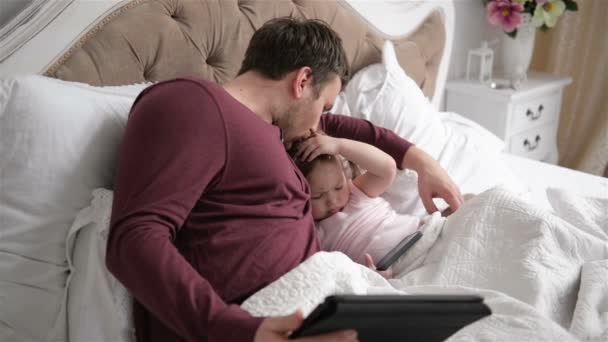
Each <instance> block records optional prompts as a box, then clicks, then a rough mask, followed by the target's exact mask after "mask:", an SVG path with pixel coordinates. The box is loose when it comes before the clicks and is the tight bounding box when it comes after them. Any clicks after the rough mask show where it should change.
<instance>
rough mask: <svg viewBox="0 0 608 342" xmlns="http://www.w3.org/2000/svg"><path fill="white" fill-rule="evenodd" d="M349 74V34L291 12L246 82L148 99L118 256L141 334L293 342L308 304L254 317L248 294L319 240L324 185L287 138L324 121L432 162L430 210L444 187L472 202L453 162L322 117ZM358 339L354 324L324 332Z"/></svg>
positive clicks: (143, 103) (182, 87)
mask: <svg viewBox="0 0 608 342" xmlns="http://www.w3.org/2000/svg"><path fill="white" fill-rule="evenodd" d="M347 77H348V71H347V62H346V57H345V54H344V50H343V48H342V45H341V41H340V38H339V37H338V36H337V35H336V34H335V32H333V31H332V30H331V29H330V28H329V27H328V26H326V25H325V24H324V23H322V22H320V21H314V20H307V21H298V20H294V19H290V18H282V19H277V20H274V21H271V22H268V23H266V24H265V25H264V26H263V27H262V28H260V29H259V30H258V31H257V32H256V33H255V34H254V36H253V37H252V40H251V42H250V45H249V47H248V49H247V52H246V55H245V60H244V62H243V65H242V68H241V70H240V72H239V75H238V76H237V77H236V78H235V79H234V80H232V81H230V82H227V83H226V84H224V85H223V86H220V85H217V84H214V83H211V82H207V81H202V80H196V79H179V80H173V81H167V82H161V83H159V84H157V85H155V86H153V87H150V88H148V89H147V90H146V91H144V92H143V93H142V94H141V95H140V96H139V97H138V99H137V100H136V102H135V104H134V106H133V108H132V111H131V115H130V118H129V122H128V125H127V128H126V132H125V137H124V141H123V144H122V147H121V151H120V157H119V161H118V165H117V173H116V179H115V185H114V206H113V209H112V222H111V224H112V227H111V232H110V237H109V241H108V249H107V260H106V261H107V266H108V269H109V270H110V271H111V272H112V273H113V274H114V275H115V276H116V277H117V278H118V279H119V280H120V281H121V282H122V283H123V284H124V285H125V286H126V287H127V288H128V289H129V290H130V292H131V293H132V294H133V296H134V297H135V299H136V301H137V305H136V307H135V325H136V331H137V338H138V340H139V341H164V342H167V341H182V340H188V341H205V340H209V341H251V340H254V339H255V340H257V341H282V340H286V339H287V336H288V333H289V332H290V331H293V330H294V329H296V328H297V327H298V326H299V325H300V324H301V322H302V315H301V313H296V314H293V315H290V316H287V317H275V318H266V319H264V318H254V317H251V316H250V315H249V314H248V313H246V312H244V311H243V310H242V309H241V308H240V307H239V304H240V303H242V302H243V301H244V300H245V299H246V298H247V297H249V296H250V295H252V294H253V293H255V292H256V291H258V290H260V289H261V288H263V287H264V286H266V285H268V284H269V283H271V282H272V281H274V280H276V279H277V278H279V277H280V276H281V275H283V274H285V273H286V272H288V271H289V270H291V269H293V268H294V267H296V266H297V265H298V264H300V263H301V262H302V261H304V260H305V259H306V258H308V257H309V256H311V255H312V254H314V253H315V252H317V251H318V250H319V246H318V241H317V237H316V234H315V228H314V221H313V218H312V215H311V206H310V189H309V187H308V184H307V183H306V180H305V178H304V177H303V176H302V174H301V173H300V172H299V171H297V169H296V168H295V166H294V164H293V162H292V161H291V159H289V156H288V155H287V153H286V152H285V148H284V144H285V145H289V144H290V142H291V141H293V140H295V139H299V138H301V137H303V136H305V135H307V134H309V131H310V130H311V129H315V128H316V127H317V126H320V127H321V128H322V129H323V130H324V131H325V132H327V133H328V134H330V135H335V136H339V137H344V138H351V139H357V140H361V141H365V142H368V143H371V144H374V145H376V146H378V147H379V148H381V149H383V150H384V151H386V152H387V153H389V154H390V155H391V156H392V157H393V158H394V159H395V160H396V161H397V165H399V166H400V167H401V168H403V167H408V168H412V169H414V170H416V171H418V173H419V176H420V191H421V194H422V195H423V196H424V199H425V203H426V204H427V208H429V209H434V208H430V207H428V203H431V204H432V202H430V199H431V198H432V197H433V196H436V195H437V196H441V197H443V198H445V199H446V201H447V202H448V203H449V204H450V205H451V206H453V207H455V208H457V207H458V206H459V205H460V203H461V198H460V193H459V192H458V189H457V187H456V186H455V185H454V184H452V182H451V181H450V179H449V177H448V176H447V175H446V174H445V172H444V171H443V170H442V169H441V168H440V167H439V166H438V164H437V163H436V162H435V161H433V160H432V159H431V158H430V157H429V156H428V155H426V154H425V153H423V152H422V151H420V150H418V149H417V148H416V147H413V146H411V144H410V143H408V142H407V141H405V140H403V139H401V138H399V137H397V136H396V135H395V134H394V133H392V132H390V131H387V130H384V129H380V128H377V127H374V126H373V125H371V124H370V123H368V122H366V121H362V120H357V119H352V118H347V117H342V116H338V115H329V114H327V115H322V113H323V112H326V111H328V110H329V109H331V107H332V105H333V101H334V100H335V98H336V96H337V95H338V92H339V91H340V89H341V87H342V85H343V84H344V83H345V82H346V80H347ZM406 151H407V153H406ZM354 339H356V334H355V333H354V332H349V331H345V332H336V333H333V334H328V335H325V336H319V337H318V338H317V340H319V341H323V340H327V341H329V340H332V341H349V340H354Z"/></svg>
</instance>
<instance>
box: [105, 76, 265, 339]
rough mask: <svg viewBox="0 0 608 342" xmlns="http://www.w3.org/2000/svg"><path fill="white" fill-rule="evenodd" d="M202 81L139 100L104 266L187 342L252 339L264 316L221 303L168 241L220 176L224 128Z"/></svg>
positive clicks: (159, 89)
mask: <svg viewBox="0 0 608 342" xmlns="http://www.w3.org/2000/svg"><path fill="white" fill-rule="evenodd" d="M218 108H219V107H218V105H217V103H215V101H214V99H213V97H212V96H210V94H209V93H208V92H207V90H206V89H204V88H203V87H202V86H201V85H199V84H196V83H194V82H192V81H187V80H181V81H172V82H168V83H161V84H159V85H156V86H153V87H152V88H149V89H148V90H146V92H145V93H144V94H142V95H140V97H139V98H138V100H137V101H136V104H135V105H134V107H133V109H132V111H131V116H130V118H129V121H128V124H127V128H126V132H125V135H124V140H123V142H122V146H121V150H120V157H119V160H118V165H117V171H116V178H115V186H114V204H113V208H112V220H111V230H110V236H109V240H108V246H107V256H106V264H107V267H108V269H109V270H110V271H111V272H112V274H114V275H115V276H116V278H117V279H118V280H120V282H121V283H123V284H124V285H125V287H126V288H127V289H128V290H129V291H130V292H131V293H132V294H133V296H134V297H135V298H136V299H137V300H138V301H139V302H140V303H141V304H142V305H144V306H145V307H146V308H147V309H148V310H149V311H150V312H151V313H152V314H154V315H155V316H156V317H157V318H158V319H159V320H160V321H162V322H163V323H164V324H165V325H166V326H167V327H169V328H171V329H172V330H174V331H175V332H176V333H177V334H179V335H180V336H183V337H184V338H185V339H187V340H189V341H199V340H202V339H204V340H222V341H246V340H247V341H251V340H253V337H254V335H255V332H256V330H257V328H258V326H259V325H260V323H261V321H262V318H254V317H252V316H250V315H249V314H248V313H246V312H245V311H243V310H242V309H241V308H240V307H239V306H237V305H227V304H226V303H224V302H223V301H222V299H221V298H220V297H219V296H218V295H217V293H216V292H215V291H214V289H213V288H212V287H211V285H210V284H209V282H208V281H207V280H206V279H204V278H203V277H201V275H200V274H199V273H198V272H196V270H195V269H194V268H193V267H192V266H191V265H190V263H189V262H188V261H187V260H186V259H185V258H184V257H183V256H182V255H181V254H180V252H179V251H178V250H177V249H176V247H175V245H174V244H173V240H174V238H175V236H176V234H177V232H178V230H179V229H180V227H181V226H182V225H183V223H184V221H185V219H186V218H187V216H188V214H189V212H190V211H191V209H192V208H193V206H194V205H195V203H196V201H197V200H198V199H199V197H200V196H201V195H202V194H203V193H204V192H205V189H207V188H208V187H209V186H210V184H212V183H213V181H214V179H216V178H217V177H221V170H222V167H223V165H224V163H225V160H226V155H225V153H226V134H225V130H224V128H225V127H224V125H223V122H222V118H221V116H220V113H219V109H218Z"/></svg>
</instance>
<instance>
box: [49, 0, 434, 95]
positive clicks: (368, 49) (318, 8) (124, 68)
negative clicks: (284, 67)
mask: <svg viewBox="0 0 608 342" xmlns="http://www.w3.org/2000/svg"><path fill="white" fill-rule="evenodd" d="M279 16H295V17H305V18H317V19H322V20H324V21H326V22H327V23H329V24H330V25H331V26H332V27H333V28H334V30H336V32H338V34H339V35H340V37H342V40H343V44H344V48H345V50H346V53H347V55H348V59H349V65H350V67H351V72H353V73H354V72H356V71H357V70H359V69H361V68H362V67H364V66H366V65H369V64H372V63H375V62H379V61H380V57H381V56H380V48H381V46H382V43H383V40H384V39H390V40H392V41H393V42H394V43H395V46H396V50H397V57H398V59H399V61H400V63H401V65H402V66H403V68H404V69H405V70H406V72H407V73H408V75H410V77H412V78H413V79H414V80H415V81H416V82H417V83H418V84H419V85H420V87H421V88H422V90H423V92H424V93H425V95H427V96H429V97H432V95H433V91H434V89H435V81H436V78H437V73H438V69H439V64H440V62H441V57H442V53H443V49H444V44H445V40H446V38H445V37H446V33H445V29H444V26H443V21H442V17H441V15H440V14H439V13H438V12H435V13H432V14H431V15H429V16H428V18H426V20H425V21H424V22H423V23H422V24H421V25H420V26H419V27H418V28H417V29H416V30H415V31H414V32H412V33H411V34H409V35H408V36H406V37H389V36H386V35H384V34H382V33H381V32H379V31H377V30H376V29H374V28H372V27H370V25H369V24H368V23H367V22H366V21H365V20H364V19H363V18H362V17H361V16H360V15H359V14H358V13H357V12H356V11H355V10H354V9H353V8H351V6H350V5H349V4H348V3H346V2H345V1H343V0H338V1H329V0H328V1H320V0H297V1H296V0H274V1H273V0H257V1H254V0H238V1H237V0H132V1H130V2H128V3H127V4H125V5H124V6H122V7H120V8H118V9H116V10H115V11H113V12H112V13H110V14H109V15H107V16H106V17H105V18H103V19H102V20H101V21H100V22H99V23H98V24H97V25H95V26H94V27H93V28H92V29H90V30H89V31H88V32H86V33H85V34H84V35H83V36H82V37H81V38H80V39H79V40H78V41H77V42H76V43H75V44H74V45H73V46H71V47H70V48H69V49H68V50H67V52H66V53H65V54H64V55H62V56H61V57H60V58H59V59H58V60H57V61H56V62H54V63H53V64H52V65H51V66H50V67H49V68H48V70H47V71H46V73H45V74H46V75H47V76H51V77H56V78H60V79H64V80H70V81H79V82H85V83H89V84H93V85H122V84H131V83H139V82H144V81H161V80H165V79H170V78H175V77H179V76H186V75H196V76H199V77H202V78H205V79H211V80H214V81H216V82H220V83H221V82H223V81H225V80H228V79H230V78H232V77H234V76H235V75H236V73H237V71H238V69H239V68H240V65H241V61H242V59H243V56H244V53H245V50H246V48H247V44H248V42H249V39H250V38H251V35H252V34H253V32H254V31H255V29H256V28H258V27H260V26H261V25H262V24H263V23H264V22H266V21H267V20H268V19H270V18H273V17H279Z"/></svg>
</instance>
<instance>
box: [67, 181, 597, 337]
mask: <svg viewBox="0 0 608 342" xmlns="http://www.w3.org/2000/svg"><path fill="white" fill-rule="evenodd" d="M547 192H548V193H547V195H548V198H549V199H550V202H551V206H552V210H546V209H544V208H541V207H537V206H536V205H534V204H533V203H532V202H529V201H527V200H525V199H523V198H521V196H516V195H514V194H513V193H511V192H508V191H506V190H502V189H492V190H489V191H486V192H484V193H482V194H480V195H479V196H477V197H475V198H474V199H472V200H470V201H468V202H467V203H466V204H465V205H464V206H463V207H462V209H461V210H459V211H458V212H456V213H455V214H453V215H452V216H450V217H449V218H448V219H443V218H441V217H438V216H431V217H429V219H428V220H427V224H426V225H425V228H424V230H425V234H424V237H423V238H422V239H421V240H420V241H419V242H418V243H417V244H416V245H415V247H414V248H413V249H412V250H410V252H408V254H407V255H406V257H405V258H403V259H402V260H400V261H399V262H398V264H397V265H395V271H396V272H397V274H396V278H395V279H391V280H389V281H387V280H385V279H383V278H382V277H380V276H379V275H377V274H376V273H375V272H372V271H370V270H368V269H366V268H365V267H363V266H361V265H358V264H356V263H353V262H352V261H350V259H348V258H347V257H346V256H344V255H343V254H341V253H317V254H315V255H314V256H313V257H311V258H310V259H308V260H307V261H306V262H304V263H302V264H301V265H300V266H298V267H297V268H295V269H294V270H292V271H291V272H289V273H287V274H285V275H284V276H283V277H281V278H280V279H278V280H277V281H275V282H274V283H272V284H270V285H269V286H267V287H266V288H264V289H262V290H260V291H259V292H258V293H256V294H254V295H253V296H252V297H250V298H249V299H248V300H247V301H246V302H245V303H243V305H242V307H243V308H244V309H245V310H247V311H249V312H250V313H251V314H253V315H258V316H268V315H282V314H288V313H291V312H293V311H295V310H296V309H302V310H303V311H304V312H305V313H309V312H310V311H312V310H313V309H314V307H315V306H316V305H317V304H319V303H321V302H322V301H323V300H324V298H325V297H326V296H327V295H330V294H340V293H355V294H370V293H476V294H481V295H482V296H483V297H484V298H485V302H486V303H487V304H488V306H490V308H491V309H492V311H493V314H492V316H490V317H488V318H484V319H482V320H480V321H478V322H476V323H474V324H471V325H469V326H467V327H466V328H464V329H462V330H460V331H459V332H458V333H456V334H455V335H453V336H452V337H451V338H450V340H451V341H461V340H462V341H464V340H466V341H470V340H474V341H539V340H544V341H567V340H577V339H582V340H596V341H607V340H608V210H607V209H608V199H594V198H584V197H580V196H577V195H573V194H571V193H568V192H564V191H560V190H551V189H550V190H548V191H547ZM111 200H112V197H111V192H109V191H107V190H96V191H95V193H94V200H93V203H92V205H91V207H89V208H87V209H85V210H83V211H82V212H81V215H79V218H78V219H77V220H76V222H75V224H74V226H73V227H72V230H71V233H72V234H71V235H70V236H71V237H75V236H76V235H75V233H76V232H80V233H79V234H78V236H77V237H76V239H75V240H74V239H72V241H73V242H75V248H74V251H75V254H74V255H73V259H74V260H73V261H74V265H76V264H78V263H81V264H83V266H86V267H82V268H81V269H80V270H78V269H76V270H75V273H74V275H73V277H72V279H71V282H70V293H69V296H68V298H69V301H68V308H69V321H70V322H71V323H72V324H71V326H70V340H71V341H89V340H112V341H121V340H122V341H124V340H130V339H131V338H132V326H130V324H129V321H128V320H126V319H115V318H116V317H121V318H126V317H128V316H129V314H128V312H127V313H126V312H125V311H124V310H125V308H127V307H128V305H125V303H128V297H127V295H126V292H125V291H124V289H122V288H121V287H120V286H119V284H118V283H117V282H116V280H115V279H114V278H113V277H111V276H110V275H109V274H108V273H107V271H105V267H104V263H103V257H104V255H105V237H106V235H105V234H106V233H107V229H108V226H107V224H108V221H109V214H110V209H111ZM87 231H89V233H86V232H87ZM79 245H86V246H87V248H80V250H79V249H78V246H79ZM75 267H76V266H75ZM96 269H97V271H96ZM79 272H80V276H78V273H79ZM77 279H78V280H77ZM76 280H77V281H76ZM99 291H105V294H100V293H99ZM93 294H94V295H93ZM113 310H115V312H113ZM84 312H87V317H84V316H83V313H84ZM116 314H119V315H118V316H117V315H116ZM87 320H89V321H88V322H87Z"/></svg>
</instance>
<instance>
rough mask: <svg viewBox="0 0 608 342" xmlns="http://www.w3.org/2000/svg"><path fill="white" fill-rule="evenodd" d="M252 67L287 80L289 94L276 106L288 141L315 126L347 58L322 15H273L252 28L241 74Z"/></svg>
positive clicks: (342, 80)
mask: <svg viewBox="0 0 608 342" xmlns="http://www.w3.org/2000/svg"><path fill="white" fill-rule="evenodd" d="M249 71H254V72H256V73H258V74H260V75H262V76H263V77H265V78H267V79H271V80H275V81H281V82H284V84H285V85H286V88H285V89H286V90H287V91H286V92H285V94H287V95H286V96H285V98H284V99H281V100H280V101H275V105H274V108H272V112H273V122H274V124H276V125H277V126H279V127H280V128H281V129H282V131H283V138H284V140H285V141H291V140H293V139H296V138H298V137H301V136H302V135H303V134H306V133H307V132H308V130H309V129H310V128H316V126H317V125H318V122H319V118H320V116H321V114H322V113H323V112H325V111H328V110H329V109H331V107H332V106H333V103H334V100H335V98H336V97H337V95H338V93H339V92H340V90H341V88H342V87H343V86H344V85H345V84H346V82H347V80H348V62H347V59H346V54H345V52H344V48H343V47H342V41H341V39H340V37H338V35H337V34H336V32H334V31H333V30H332V29H331V28H330V27H329V26H328V25H327V24H325V23H324V22H322V21H320V20H299V19H295V18H291V17H284V18H277V19H273V20H270V21H268V22H267V23H265V24H264V25H263V26H262V27H260V28H259V29H258V30H257V31H256V32H255V33H254V35H253V37H252V38H251V41H250V43H249V47H248V48H247V51H246V53H245V60H244V61H243V64H242V66H241V70H240V71H239V75H241V74H243V73H246V72H249ZM276 96H277V97H280V96H283V94H282V93H277V94H276Z"/></svg>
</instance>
